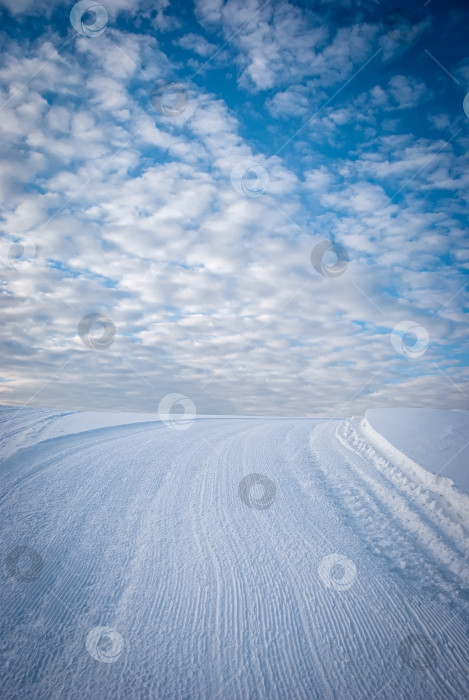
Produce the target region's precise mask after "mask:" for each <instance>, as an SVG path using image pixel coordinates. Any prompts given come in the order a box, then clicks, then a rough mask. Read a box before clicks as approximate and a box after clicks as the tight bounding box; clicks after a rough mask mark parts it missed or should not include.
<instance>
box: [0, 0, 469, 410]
mask: <svg viewBox="0 0 469 700" xmlns="http://www.w3.org/2000/svg"><path fill="white" fill-rule="evenodd" d="M0 20H1V21H0V27H1V30H0V46H1V52H0V55H1V57H0V191H1V199H2V208H1V218H0V263H1V265H0V279H1V290H2V302H3V303H2V304H1V315H2V325H3V331H2V335H1V339H0V343H1V356H2V367H1V369H0V392H1V393H0V402H1V403H3V404H8V405H18V406H19V405H26V406H40V407H44V408H56V409H61V410H104V411H147V412H156V411H158V407H159V406H165V407H167V406H168V405H171V402H173V404H174V410H175V411H177V410H187V407H188V406H189V407H192V410H194V411H195V412H197V414H223V415H227V414H229V415H272V416H276V415H284V416H312V415H324V416H343V415H352V414H362V413H363V412H364V411H365V410H366V409H367V408H375V407H391V406H419V407H434V408H435V407H438V408H447V409H469V383H468V377H469V371H468V364H469V363H468V360H469V343H468V333H467V325H466V319H465V311H466V309H467V306H468V291H467V284H468V281H469V280H468V276H467V270H468V267H469V250H468V223H467V222H468V206H467V197H468V194H469V167H468V166H469V155H468V150H469V55H468V53H467V47H468V42H467V37H468V31H469V5H467V2H466V1H465V0H464V1H461V2H458V1H456V0H455V1H447V0H445V2H443V1H442V0H427V1H426V2H423V0H422V1H419V2H407V3H406V4H405V6H403V7H399V6H396V5H394V4H393V3H390V2H386V1H384V0H380V2H378V0H343V1H342V2H340V3H336V2H332V1H330V0H317V1H313V0H290V1H289V2H287V0H267V1H266V0H264V1H263V2H261V0H227V1H226V2H223V0H194V2H192V0H187V2H170V1H169V0H156V1H155V0H153V1H152V2H149V1H148V0H112V2H107V3H103V4H102V5H101V4H98V3H96V2H90V1H89V0H82V2H78V3H75V4H74V3H67V2H58V1H56V0H0ZM466 96H468V97H467V99H466V101H465V98H466ZM168 396H169V398H168ZM181 397H183V398H181ZM181 407H182V409H181ZM165 410H166V409H165ZM168 410H173V409H171V408H170V409H168Z"/></svg>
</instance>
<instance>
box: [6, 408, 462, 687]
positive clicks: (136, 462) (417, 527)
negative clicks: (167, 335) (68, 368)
mask: <svg viewBox="0 0 469 700" xmlns="http://www.w3.org/2000/svg"><path fill="white" fill-rule="evenodd" d="M369 418H370V416H369V415H368V414H367V420H368V419H369ZM443 418H444V417H443V416H442V421H443ZM371 421H372V422H373V428H371V427H369V425H368V424H367V422H366V421H365V420H364V418H363V417H361V418H360V417H357V418H350V419H324V420H320V419H270V418H246V419H244V418H227V417H218V418H217V417H204V418H200V419H199V418H197V419H196V420H195V421H194V422H193V423H192V424H190V425H186V426H185V429H183V430H177V429H174V427H171V426H170V425H167V424H166V423H164V422H161V421H159V420H156V419H155V416H153V415H151V416H145V417H143V416H142V415H139V414H134V415H133V416H132V415H125V416H124V415H120V416H119V415H118V414H107V415H106V414H104V415H103V414H71V413H68V414H63V413H57V412H55V413H54V412H50V411H40V410H38V409H11V408H1V409H0V428H1V430H2V434H3V436H4V438H3V443H2V447H1V450H0V456H1V459H2V464H1V467H0V476H1V494H0V517H1V523H2V525H1V538H0V547H1V555H2V558H3V562H4V566H3V572H2V612H1V614H0V639H1V643H0V644H1V645H0V668H1V671H0V687H1V688H2V694H3V696H4V697H6V698H24V699H26V698H27V699H28V700H30V699H36V698H37V699H41V700H42V699H44V700H45V699H46V698H47V700H49V699H50V698H53V699H59V698H60V699H62V698H67V699H69V698H70V699H73V700H75V699H76V700H78V699H80V700H81V699H82V698H89V699H90V700H92V699H94V698H99V699H100V700H101V699H107V698H109V700H111V698H112V700H114V699H115V698H125V699H127V698H130V699H133V698H135V699H137V698H152V699H153V698H167V699H168V700H169V699H171V700H173V699H174V698H187V699H192V698H197V699H198V698H204V699H205V698H207V699H209V698H210V700H212V699H214V700H218V699H220V700H225V699H229V700H231V699H237V698H240V699H241V698H242V699H245V698H249V699H250V700H251V699H254V700H256V699H261V698H262V699H264V698H265V699H267V698H269V700H283V699H287V698H288V699H290V698H292V699H296V698H304V699H305V700H306V699H307V700H311V699H314V698H318V699H321V700H323V699H331V700H332V699H333V698H334V699H335V698H341V699H342V698H353V699H359V698H370V699H371V698H389V700H391V699H392V700H395V699H396V698H414V699H416V700H417V699H418V698H425V699H427V698H464V697H468V695H469V679H468V665H467V659H468V652H469V648H468V634H467V630H468V625H469V615H468V604H469V537H468V529H469V521H468V520H467V519H466V518H465V514H464V511H463V510H462V509H461V508H462V505H463V504H462V502H461V501H460V500H458V498H459V496H463V495H464V494H461V493H460V492H459V491H457V490H456V489H455V488H454V487H453V486H451V484H449V483H446V487H447V491H446V492H445V493H444V494H442V493H441V492H439V491H438V489H435V483H433V482H432V481H431V479H425V478H423V479H422V472H424V470H423V468H422V466H421V465H417V466H418V469H420V472H415V469H414V471H412V468H409V463H407V462H406V461H405V460H404V461H402V460H401V461H399V459H400V458H399V459H398V460H397V463H394V462H393V461H392V459H390V457H389V455H388V454H385V448H386V444H385V442H383V441H384V440H385V438H384V437H382V436H381V435H379V434H378V433H377V432H376V430H377V428H376V425H377V424H376V420H375V418H374V416H373V415H371ZM383 421H384V418H383ZM443 422H444V421H443ZM395 423H397V419H396V421H395ZM414 424H415V422H414ZM370 425H371V424H370ZM383 425H384V427H386V426H385V421H384V422H383ZM383 425H381V428H382V429H383V432H384V428H383ZM445 425H447V423H445ZM458 425H459V424H458ZM367 431H368V432H367ZM370 431H373V432H372V433H371V432H370ZM385 434H386V435H387V437H386V443H387V444H390V443H388V442H387V441H388V438H390V434H389V433H385ZM370 435H371V437H370ZM400 445H401V447H403V446H404V444H403V443H400ZM391 447H392V449H393V450H395V449H396V448H395V447H393V446H392V445H391ZM386 449H387V448H386ZM383 450H384V451H383ZM392 454H393V455H395V454H396V452H393V453H392ZM399 454H402V453H399ZM404 456H405V455H404ZM416 456H417V455H416V454H415V453H414V457H416ZM406 459H409V458H408V457H406ZM414 472H415V473H414ZM425 473H426V474H427V475H428V476H429V477H431V476H432V475H431V474H430V472H428V471H427V472H425ZM435 478H437V479H439V478H440V477H439V476H438V477H435ZM438 485H441V484H440V482H438ZM454 494H456V495H455V496H454Z"/></svg>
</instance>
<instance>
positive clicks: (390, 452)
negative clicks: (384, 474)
mask: <svg viewBox="0 0 469 700" xmlns="http://www.w3.org/2000/svg"><path fill="white" fill-rule="evenodd" d="M361 427H362V431H363V433H364V434H365V436H366V437H367V438H368V439H369V440H370V442H371V443H373V444H374V445H375V446H376V447H377V448H378V449H379V450H380V451H381V452H382V454H383V455H384V456H385V457H386V458H387V459H389V461H391V462H392V463H393V464H395V465H397V466H399V467H400V468H401V469H402V470H403V471H405V472H407V473H408V474H409V475H411V476H412V477H413V478H414V479H416V480H417V481H418V482H420V483H421V484H423V485H424V486H425V487H426V488H429V489H431V490H432V491H435V492H436V493H439V494H440V495H442V496H444V497H445V498H446V500H447V501H448V502H449V503H451V504H452V505H453V506H454V507H456V508H457V509H458V511H459V512H461V511H462V512H465V513H468V512H469V468H468V462H467V460H468V454H469V411H444V410H437V409H424V408H389V409H370V410H368V411H367V412H366V414H365V418H364V421H363V423H362V426H361Z"/></svg>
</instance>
